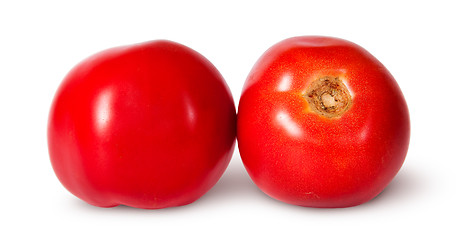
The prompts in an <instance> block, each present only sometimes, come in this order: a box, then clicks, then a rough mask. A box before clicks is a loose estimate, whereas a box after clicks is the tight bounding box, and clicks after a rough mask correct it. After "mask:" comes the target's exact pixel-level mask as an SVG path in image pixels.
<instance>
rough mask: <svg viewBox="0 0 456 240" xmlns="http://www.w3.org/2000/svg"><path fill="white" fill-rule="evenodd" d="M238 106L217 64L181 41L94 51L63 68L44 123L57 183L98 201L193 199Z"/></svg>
mask: <svg viewBox="0 0 456 240" xmlns="http://www.w3.org/2000/svg"><path fill="white" fill-rule="evenodd" d="M235 124H236V111H235V106H234V102H233V98H232V96H231V93H230V91H229V89H228V86H227V85H226V83H225V82H224V80H223V78H222V76H221V75H220V73H219V72H218V71H217V70H216V68H215V67H214V66H213V65H212V64H211V63H210V62H209V61H208V60H206V59H205V58H204V57H203V56H201V55H200V54H198V53H197V52H195V51H194V50H192V49H190V48H187V47H185V46H183V45H180V44H177V43H173V42H169V41H151V42H146V43H141V44H135V45H131V46H123V47H117V48H113V49H109V50H106V51H103V52H100V53H98V54H96V55H94V56H92V57H89V58H88V59H86V60H84V61H83V62H82V63H80V64H79V65H77V66H76V67H75V68H74V69H73V70H71V72H70V73H69V74H68V75H67V76H66V78H65V79H64V81H63V82H62V84H61V86H60V88H59V89H58V91H57V93H56V96H55V98H54V101H53V104H52V107H51V111H50V115H49V123H48V144H49V154H50V158H51V162H52V166H53V168H54V171H55V173H56V175H57V177H58V178H59V180H60V181H61V182H62V184H63V185H64V186H65V187H66V188H67V189H68V190H69V191H70V192H72V193H73V194H74V195H76V196H77V197H79V198H81V199H82V200H84V201H86V202H88V203H90V204H92V205H95V206H100V207H113V206H116V205H119V204H123V205H128V206H132V207H137V208H152V209H153V208H164V207H171V206H179V205H185V204H188V203H191V202H193V201H195V200H196V199H198V198H199V197H201V196H202V195H203V194H204V193H206V192H207V191H208V190H209V189H210V188H211V187H212V186H213V185H214V184H215V183H216V182H217V180H218V179H219V178H220V176H221V175H222V173H223V172H224V171H225V169H226V167H227V165H228V163H229V161H230V159H231V156H232V153H233V149H234V141H235V134H236V130H235Z"/></svg>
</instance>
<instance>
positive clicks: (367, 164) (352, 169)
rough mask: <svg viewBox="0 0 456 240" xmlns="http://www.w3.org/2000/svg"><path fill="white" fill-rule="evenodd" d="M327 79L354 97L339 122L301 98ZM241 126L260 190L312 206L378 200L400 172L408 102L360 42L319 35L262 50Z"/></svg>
mask: <svg viewBox="0 0 456 240" xmlns="http://www.w3.org/2000/svg"><path fill="white" fill-rule="evenodd" d="M322 76H334V77H339V78H340V79H341V80H342V81H343V82H344V84H345V85H346V86H347V87H348V89H349V91H350V93H351V95H352V105H351V107H350V108H349V110H348V111H347V112H345V113H344V114H343V115H342V116H340V117H338V118H327V117H323V116H321V115H318V114H317V113H314V112H312V111H311V110H310V108H309V105H308V103H307V102H306V100H305V98H304V96H303V94H304V92H305V90H306V88H307V87H308V86H309V85H310V83H311V82H312V81H313V80H314V79H317V78H319V77H322ZM237 127H238V128H237V136H238V145H239V151H240V154H241V158H242V161H243V163H244V165H245V167H246V169H247V171H248V173H249V175H250V176H251V178H252V179H253V181H254V182H255V183H256V185H257V186H258V187H259V188H260V189H261V190H262V191H264V192H265V193H266V194H268V195H269V196H271V197H273V198H275V199H278V200H280V201H283V202H286V203H290V204H295V205H300V206H307V207H325V208H332V207H350V206H355V205H359V204H362V203H364V202H367V201H369V200H370V199H372V198H374V197H375V196H377V195H378V194H379V193H380V192H381V191H382V190H383V189H384V188H385V187H386V186H387V185H388V184H389V183H390V182H391V180H392V179H393V177H394V176H395V175H396V174H397V172H398V171H399V169H400V168H401V166H402V164H403V162H404V159H405V157H406V154H407V149H408V145H409V139H410V119H409V113H408V109H407V104H406V102H405V99H404V96H403V94H402V92H401V90H400V88H399V86H398V84H397V83H396V81H395V80H394V78H393V76H392V75H391V74H390V73H389V72H388V70H387V69H386V68H385V67H384V66H383V65H382V64H381V63H380V62H379V61H378V60H377V59H376V58H375V57H374V56H372V55H371V54H370V53H368V52H367V51H366V50H364V49H363V48H361V47H360V46H358V45H356V44H354V43H351V42H348V41H346V40H342V39H337V38H330V37H318V36H312V37H295V38H290V39H286V40H284V41H282V42H279V43H278V44H276V45H274V46H273V47H271V48H270V49H269V50H267V51H266V52H265V53H264V55H263V56H262V57H261V58H260V59H259V60H258V62H257V63H256V64H255V66H254V67H253V69H252V70H251V72H250V74H249V76H248V78H247V80H246V82H245V85H244V89H243V92H242V95H241V99H240V102H239V112H238V121H237Z"/></svg>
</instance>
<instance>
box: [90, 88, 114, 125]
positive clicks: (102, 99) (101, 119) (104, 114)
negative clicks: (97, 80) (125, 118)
mask: <svg viewBox="0 0 456 240" xmlns="http://www.w3.org/2000/svg"><path fill="white" fill-rule="evenodd" d="M111 101H112V91H110V90H105V91H103V92H102V93H101V94H100V95H99V97H98V99H97V101H96V103H95V109H94V111H95V114H94V115H95V123H96V125H95V126H96V130H97V131H98V132H99V134H103V133H104V132H105V130H106V129H107V127H108V125H109V123H110V121H111V117H112V112H111V107H112V102H111Z"/></svg>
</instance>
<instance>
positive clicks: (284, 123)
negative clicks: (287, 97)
mask: <svg viewBox="0 0 456 240" xmlns="http://www.w3.org/2000/svg"><path fill="white" fill-rule="evenodd" d="M276 120H277V123H278V124H279V125H280V126H281V127H283V128H284V129H285V130H286V131H287V132H288V133H289V134H290V135H291V136H294V137H300V136H302V134H303V131H302V129H301V128H300V127H299V125H298V124H297V123H296V122H294V121H293V120H292V119H291V117H290V115H288V113H287V112H284V111H280V112H278V113H277V115H276Z"/></svg>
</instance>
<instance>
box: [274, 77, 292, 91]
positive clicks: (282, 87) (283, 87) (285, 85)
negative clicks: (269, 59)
mask: <svg viewBox="0 0 456 240" xmlns="http://www.w3.org/2000/svg"><path fill="white" fill-rule="evenodd" d="M290 88H291V75H289V74H285V75H283V77H282V79H280V82H279V85H278V86H277V90H278V91H280V92H285V91H288V90H290Z"/></svg>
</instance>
